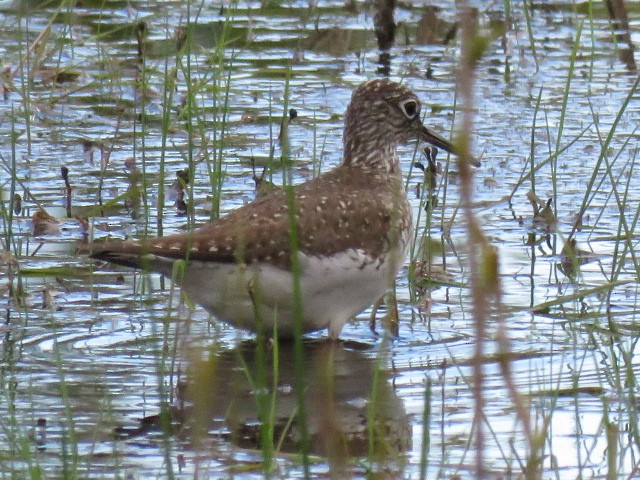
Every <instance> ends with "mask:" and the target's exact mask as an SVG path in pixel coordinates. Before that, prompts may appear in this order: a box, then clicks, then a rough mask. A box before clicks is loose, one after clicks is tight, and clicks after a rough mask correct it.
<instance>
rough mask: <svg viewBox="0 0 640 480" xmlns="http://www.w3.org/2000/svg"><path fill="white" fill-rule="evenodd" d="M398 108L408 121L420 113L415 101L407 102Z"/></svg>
mask: <svg viewBox="0 0 640 480" xmlns="http://www.w3.org/2000/svg"><path fill="white" fill-rule="evenodd" d="M400 108H402V113H404V114H405V115H406V116H407V118H409V119H413V118H414V117H415V116H416V115H418V113H419V112H420V105H418V102H416V101H415V100H407V101H406V102H404V103H402V104H401V105H400Z"/></svg>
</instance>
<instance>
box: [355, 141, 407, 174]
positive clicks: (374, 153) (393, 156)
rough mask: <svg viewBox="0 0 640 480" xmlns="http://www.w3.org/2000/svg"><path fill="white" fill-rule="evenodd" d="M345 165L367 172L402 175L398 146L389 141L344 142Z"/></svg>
mask: <svg viewBox="0 0 640 480" xmlns="http://www.w3.org/2000/svg"><path fill="white" fill-rule="evenodd" d="M343 163H344V165H347V166H352V167H361V168H364V169H367V170H382V171H384V172H386V173H387V174H392V173H398V174H400V163H399V161H398V154H397V146H396V144H395V143H390V142H388V141H386V140H385V141H383V140H380V141H375V140H374V139H371V138H368V139H366V141H362V140H360V139H359V138H358V137H351V138H349V139H347V138H345V140H344V162H343Z"/></svg>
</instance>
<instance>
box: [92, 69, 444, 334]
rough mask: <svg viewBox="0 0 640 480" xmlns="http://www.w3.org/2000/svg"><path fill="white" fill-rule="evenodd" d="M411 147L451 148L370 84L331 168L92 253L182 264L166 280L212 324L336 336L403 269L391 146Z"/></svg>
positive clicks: (403, 212) (406, 232)
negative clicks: (213, 216)
mask: <svg viewBox="0 0 640 480" xmlns="http://www.w3.org/2000/svg"><path fill="white" fill-rule="evenodd" d="M412 139H416V140H419V141H424V142H428V143H430V144H432V145H435V146H436V147H439V148H442V149H444V150H446V151H447V152H452V150H453V147H452V145H451V143H450V142H449V141H447V140H445V139H444V138H442V137H441V136H439V135H438V134H436V133H434V132H433V131H431V130H429V129H428V128H426V127H424V126H423V125H422V121H421V119H420V100H419V99H418V97H417V96H416V95H415V94H414V93H413V92H412V91H410V90H409V89H407V88H406V87H404V86H402V85H400V84H398V83H395V82H392V81H389V80H379V79H378V80H371V81H369V82H366V83H363V84H362V85H360V86H359V87H358V88H357V89H356V90H355V92H354V93H353V96H352V98H351V103H350V104H349V107H348V108H347V113H346V118H345V128H344V158H343V160H342V164H341V165H339V166H338V167H336V168H334V169H333V170H331V171H328V172H327V173H325V174H323V175H320V176H319V177H317V178H315V179H313V180H311V181H309V182H306V183H303V184H301V185H298V186H296V187H295V188H294V190H293V194H290V193H287V192H286V191H277V192H274V193H270V194H268V195H267V196H265V197H262V198H259V199H258V200H256V201H254V202H252V203H249V204H247V205H244V206H242V207H240V208H238V209H237V210H234V211H232V212H231V213H230V214H228V215H227V216H225V217H223V218H221V219H220V220H219V221H217V222H215V223H211V224H208V225H206V226H203V227H202V228H200V229H198V230H195V231H193V232H190V233H184V234H178V235H170V236H166V237H157V238H146V239H141V240H137V241H110V242H107V243H104V244H92V245H91V246H90V250H91V256H92V257H93V258H96V259H100V260H106V261H109V262H113V263H116V264H119V265H124V266H127V267H136V268H144V269H148V270H150V271H154V272H158V273H161V274H162V275H164V276H166V277H172V274H173V272H174V264H175V262H176V261H178V260H184V261H185V262H184V269H182V270H181V269H176V271H178V270H181V273H179V274H177V275H176V276H175V277H174V280H175V281H177V282H178V283H180V285H181V287H182V289H183V291H184V292H185V293H186V294H187V295H188V296H189V297H190V298H191V299H192V300H193V301H194V302H196V303H198V304H199V305H201V306H203V307H204V308H205V309H206V310H208V311H209V312H210V313H211V314H213V315H214V316H215V317H216V318H217V319H219V320H222V321H225V322H228V323H230V324H232V325H235V326H236V327H240V328H243V329H246V330H252V331H257V330H259V329H264V330H263V331H264V332H266V333H267V334H268V333H270V332H273V331H274V329H275V331H276V332H277V334H278V336H280V337H291V336H293V335H294V332H295V331H296V323H295V322H296V321H300V322H301V327H302V328H301V331H304V332H309V331H314V330H320V329H323V328H327V329H328V331H329V336H330V337H332V338H337V337H338V335H339V334H340V331H341V330H342V327H343V326H344V324H345V322H347V321H348V320H349V319H350V318H352V317H353V316H354V315H356V314H358V313H360V312H361V311H362V310H364V309H365V308H367V307H369V306H370V305H371V304H372V303H373V302H374V301H376V300H378V299H379V298H380V297H382V295H383V294H384V293H385V291H386V290H387V289H388V288H389V287H391V286H393V282H394V281H395V277H396V275H397V273H398V272H399V270H400V268H401V267H402V266H403V264H404V260H405V256H406V252H407V247H408V245H409V240H410V237H411V231H412V220H411V206H410V204H409V200H408V198H407V194H406V191H405V188H404V183H403V179H402V175H401V171H400V164H399V161H398V157H397V153H396V150H397V146H398V145H399V144H403V143H407V142H408V141H410V140H412ZM289 208H294V209H295V215H290V214H289ZM294 238H295V240H296V241H295V242H292V239H294ZM292 245H295V246H296V247H293V248H292ZM294 265H296V266H297V267H299V268H293V266H294ZM294 271H296V272H298V273H296V274H295V275H294V273H293V272H294ZM295 282H298V283H297V284H296V283H295ZM294 285H295V286H296V287H299V288H294ZM295 292H298V295H299V296H298V297H296V294H295ZM296 298H299V299H300V301H299V302H298V303H296V300H295V299H296ZM296 306H298V307H301V312H300V309H299V308H297V307H296ZM274 327H275V328H274Z"/></svg>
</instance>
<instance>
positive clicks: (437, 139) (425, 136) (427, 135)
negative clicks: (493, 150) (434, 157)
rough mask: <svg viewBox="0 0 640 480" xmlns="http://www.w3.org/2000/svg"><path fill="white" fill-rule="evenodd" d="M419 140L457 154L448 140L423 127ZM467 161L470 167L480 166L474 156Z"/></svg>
mask: <svg viewBox="0 0 640 480" xmlns="http://www.w3.org/2000/svg"><path fill="white" fill-rule="evenodd" d="M420 140H421V141H423V142H427V143H430V144H431V145H433V146H435V147H438V148H441V149H443V150H444V151H445V152H449V153H454V154H456V153H457V152H456V151H455V149H454V147H453V144H452V143H451V142H450V141H449V140H447V139H446V138H444V137H441V136H440V135H438V134H437V133H435V132H434V131H432V130H429V129H428V128H427V127H425V126H424V125H423V126H422V127H421V128H420ZM469 160H470V161H471V164H472V165H474V166H476V167H479V166H480V162H479V161H478V160H477V159H476V158H475V157H474V156H470V157H469Z"/></svg>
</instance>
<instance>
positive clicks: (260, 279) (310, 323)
mask: <svg viewBox="0 0 640 480" xmlns="http://www.w3.org/2000/svg"><path fill="white" fill-rule="evenodd" d="M299 258H300V266H301V270H302V271H301V275H300V279H299V282H300V283H299V285H300V293H301V300H302V302H301V304H302V330H303V331H304V332H308V331H313V330H320V329H322V328H328V329H329V335H330V336H331V337H333V338H335V337H337V336H338V335H339V333H340V331H341V330H342V327H343V326H344V324H345V322H347V321H348V320H349V319H350V318H352V317H353V316H354V315H356V314H358V313H360V312H361V311H362V310H364V309H365V308H367V307H369V306H370V305H371V304H372V303H373V302H375V301H376V300H378V299H379V298H380V297H381V296H382V295H383V294H384V293H385V291H386V290H387V289H388V288H389V287H391V286H393V282H394V280H395V276H396V274H397V272H398V270H399V269H400V267H401V266H402V264H403V262H404V252H395V254H393V255H390V256H388V257H387V258H385V259H384V260H382V261H381V260H373V259H371V258H370V257H368V256H367V255H365V254H364V252H362V251H359V250H348V251H347V252H344V253H341V254H339V255H336V256H333V257H331V258H323V257H312V256H307V255H304V254H300V257H299ZM180 283H181V284H182V288H183V290H184V291H185V292H186V293H187V294H188V295H189V297H191V299H192V300H193V301H194V302H196V303H197V304H199V305H201V306H203V307H204V308H205V309H207V310H208V311H209V312H210V313H211V314H213V315H214V316H215V317H217V318H218V319H220V320H223V321H225V322H228V323H231V324H233V325H235V326H237V327H240V328H244V329H247V330H252V331H256V330H257V329H258V322H262V325H263V328H264V331H265V333H266V334H270V333H271V332H272V331H273V330H274V327H275V328H277V333H278V336H280V337H291V336H293V334H294V332H295V324H294V319H295V314H294V312H295V309H294V305H295V303H294V293H293V285H294V279H293V276H292V275H291V273H290V272H289V271H286V270H283V269H280V268H276V267H273V266H269V265H260V266H255V265H237V264H221V263H211V262H199V261H190V262H189V264H188V267H187V270H186V275H185V279H184V281H182V282H180Z"/></svg>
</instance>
